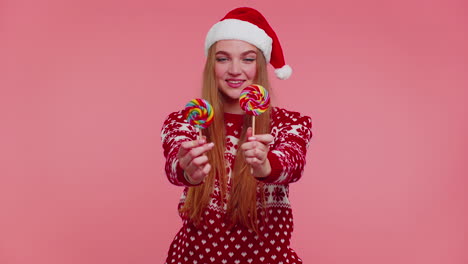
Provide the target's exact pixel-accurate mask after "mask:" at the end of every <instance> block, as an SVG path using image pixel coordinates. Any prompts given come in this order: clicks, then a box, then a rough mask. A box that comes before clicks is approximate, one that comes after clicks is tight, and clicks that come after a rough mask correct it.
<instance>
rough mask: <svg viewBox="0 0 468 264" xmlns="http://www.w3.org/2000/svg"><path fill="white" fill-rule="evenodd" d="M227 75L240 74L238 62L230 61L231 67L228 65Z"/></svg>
mask: <svg viewBox="0 0 468 264" xmlns="http://www.w3.org/2000/svg"><path fill="white" fill-rule="evenodd" d="M229 74H230V75H233V76H237V75H240V74H241V65H240V61H239V60H232V61H231V65H229Z"/></svg>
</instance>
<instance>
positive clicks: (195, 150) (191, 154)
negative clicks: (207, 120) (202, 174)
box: [187, 142, 214, 160]
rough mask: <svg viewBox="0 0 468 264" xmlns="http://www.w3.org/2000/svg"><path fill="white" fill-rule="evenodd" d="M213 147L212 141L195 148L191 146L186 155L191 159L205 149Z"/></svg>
mask: <svg viewBox="0 0 468 264" xmlns="http://www.w3.org/2000/svg"><path fill="white" fill-rule="evenodd" d="M213 147H214V143H213V142H210V143H209V144H204V145H201V146H199V147H196V148H192V149H191V150H190V151H189V152H188V153H187V156H189V157H190V158H191V159H192V160H193V159H195V158H197V157H199V156H201V155H203V154H204V153H206V152H207V151H209V150H211V149H212V148H213Z"/></svg>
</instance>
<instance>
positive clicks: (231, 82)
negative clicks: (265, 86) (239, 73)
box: [228, 81, 242, 83]
mask: <svg viewBox="0 0 468 264" xmlns="http://www.w3.org/2000/svg"><path fill="white" fill-rule="evenodd" d="M228 82H229V83H241V82H242V81H228Z"/></svg>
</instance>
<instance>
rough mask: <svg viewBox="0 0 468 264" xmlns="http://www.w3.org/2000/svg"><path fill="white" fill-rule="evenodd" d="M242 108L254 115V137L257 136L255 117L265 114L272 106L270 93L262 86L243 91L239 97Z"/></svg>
mask: <svg viewBox="0 0 468 264" xmlns="http://www.w3.org/2000/svg"><path fill="white" fill-rule="evenodd" d="M239 103H240V107H241V108H242V109H243V110H244V111H245V112H246V113H247V114H249V115H252V116H253V118H252V135H255V116H258V115H260V114H262V113H264V112H265V111H266V110H267V109H268V107H269V106H270V96H269V95H268V91H267V90H266V89H265V88H264V87H263V86H261V85H258V84H252V85H249V86H247V87H246V88H245V89H244V90H242V92H241V95H240V97H239Z"/></svg>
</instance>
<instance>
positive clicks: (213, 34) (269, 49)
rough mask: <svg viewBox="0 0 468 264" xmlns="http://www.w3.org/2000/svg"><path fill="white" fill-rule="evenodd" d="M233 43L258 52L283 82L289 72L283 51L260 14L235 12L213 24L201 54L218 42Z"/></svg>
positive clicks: (237, 10) (288, 75) (249, 11)
mask: <svg viewBox="0 0 468 264" xmlns="http://www.w3.org/2000/svg"><path fill="white" fill-rule="evenodd" d="M226 39H237V40H243V41H245V42H248V43H250V44H252V45H254V46H256V47H257V48H258V49H259V50H261V51H262V53H263V55H264V56H265V59H266V61H267V62H269V63H270V64H271V65H272V66H273V67H274V68H275V74H276V76H277V77H278V78H279V79H281V80H285V79H287V78H289V77H290V76H291V74H292V69H291V67H290V66H289V65H286V63H285V62H284V56H283V50H282V49H281V45H280V43H279V40H278V37H277V36H276V33H275V31H273V29H272V28H271V26H270V25H269V24H268V22H267V21H266V19H265V17H263V15H262V14H260V12H258V11H257V10H255V9H253V8H249V7H240V8H236V9H234V10H232V11H230V12H229V13H227V15H226V16H225V17H224V18H223V19H221V21H219V22H218V23H216V24H214V25H213V26H212V27H211V29H210V30H209V31H208V34H207V35H206V40H205V54H206V55H207V54H208V49H209V48H210V47H211V45H213V44H214V43H215V42H216V41H218V40H226Z"/></svg>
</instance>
